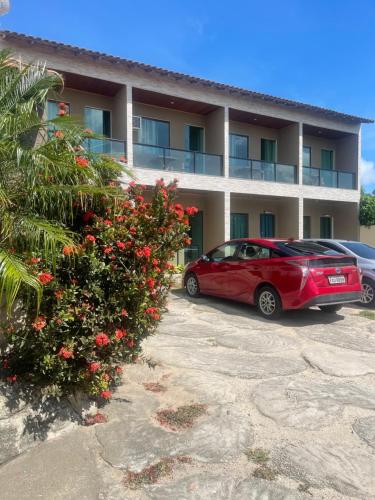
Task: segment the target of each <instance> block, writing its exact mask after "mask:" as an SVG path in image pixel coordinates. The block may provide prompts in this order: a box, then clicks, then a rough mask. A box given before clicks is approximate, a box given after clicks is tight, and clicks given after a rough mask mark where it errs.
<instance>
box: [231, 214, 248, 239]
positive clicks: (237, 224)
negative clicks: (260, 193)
mask: <svg viewBox="0 0 375 500" xmlns="http://www.w3.org/2000/svg"><path fill="white" fill-rule="evenodd" d="M248 236H249V216H248V214H236V213H233V214H230V239H231V240H234V239H236V238H248Z"/></svg>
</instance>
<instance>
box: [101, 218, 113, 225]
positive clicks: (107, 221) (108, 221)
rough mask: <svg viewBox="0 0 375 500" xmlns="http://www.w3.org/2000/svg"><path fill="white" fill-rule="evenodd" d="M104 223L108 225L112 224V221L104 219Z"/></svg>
mask: <svg viewBox="0 0 375 500" xmlns="http://www.w3.org/2000/svg"><path fill="white" fill-rule="evenodd" d="M103 223H104V224H105V225H106V226H112V221H111V220H109V219H104V221H103Z"/></svg>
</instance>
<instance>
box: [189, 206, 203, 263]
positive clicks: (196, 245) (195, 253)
mask: <svg viewBox="0 0 375 500" xmlns="http://www.w3.org/2000/svg"><path fill="white" fill-rule="evenodd" d="M189 224H190V230H189V238H191V245H190V246H189V247H187V248H185V249H184V261H185V264H187V263H188V262H191V261H192V260H195V259H197V258H198V257H199V256H200V255H202V253H203V212H202V211H199V212H198V213H197V214H196V215H193V216H192V217H190V218H189Z"/></svg>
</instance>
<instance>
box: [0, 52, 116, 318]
mask: <svg viewBox="0 0 375 500" xmlns="http://www.w3.org/2000/svg"><path fill="white" fill-rule="evenodd" d="M62 84H63V82H62V79H61V77H60V76H59V75H57V73H54V72H51V71H48V70H47V69H46V67H45V66H44V65H42V64H33V65H24V64H21V63H17V62H15V61H13V60H12V59H11V58H10V55H9V53H8V52H6V51H2V52H0V302H1V300H2V298H3V296H4V297H5V300H6V303H7V307H8V310H10V308H11V306H12V304H13V302H14V300H15V298H16V297H17V294H18V293H19V291H20V290H21V289H23V288H24V287H26V288H31V289H33V290H34V291H36V293H37V296H38V298H39V300H40V297H41V292H42V288H41V286H40V283H39V282H38V280H35V278H34V277H33V276H32V274H30V269H29V267H28V265H27V263H25V262H24V261H22V259H21V255H23V254H24V253H25V252H30V253H31V252H40V253H41V255H42V256H43V257H45V258H46V259H51V260H52V261H53V262H54V261H55V258H56V256H57V255H58V254H59V253H60V252H61V248H62V246H63V245H72V244H73V243H74V235H73V233H72V232H71V231H68V230H67V226H68V225H72V223H73V220H74V214H75V210H74V208H75V205H76V204H77V203H79V204H80V206H82V207H85V208H86V209H88V208H89V207H90V206H91V205H92V204H93V203H95V200H96V198H98V197H101V196H103V194H106V195H117V196H118V195H119V190H118V188H116V187H110V186H108V185H107V184H108V180H109V179H112V178H114V177H116V176H117V175H118V174H119V172H120V170H121V167H120V166H119V165H118V164H117V163H115V162H113V161H112V160H110V159H109V158H103V157H100V156H93V155H90V154H88V153H87V152H86V151H85V150H84V149H83V147H82V144H83V141H84V140H85V137H86V136H87V134H85V133H84V132H83V131H82V129H81V128H80V127H78V126H77V125H76V124H74V123H73V122H72V121H71V120H70V119H69V118H67V117H64V116H63V117H61V118H58V119H56V120H53V122H47V121H44V120H43V109H44V108H45V105H46V99H47V95H49V94H51V93H57V92H58V91H59V90H60V89H61V88H62ZM62 106H64V105H63V103H62ZM64 113H65V112H64V109H63V107H61V114H62V115H63V114H64ZM57 127H58V129H59V130H57ZM80 159H82V160H83V161H80ZM86 161H87V163H86Z"/></svg>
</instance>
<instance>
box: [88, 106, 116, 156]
mask: <svg viewBox="0 0 375 500" xmlns="http://www.w3.org/2000/svg"><path fill="white" fill-rule="evenodd" d="M84 122H85V127H86V128H88V129H91V130H92V131H93V132H94V134H96V135H102V136H105V137H111V112H110V111H107V110H104V109H96V108H85V111H84ZM89 148H90V151H92V152H94V153H107V154H111V143H110V141H105V140H103V139H90V140H89Z"/></svg>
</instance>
